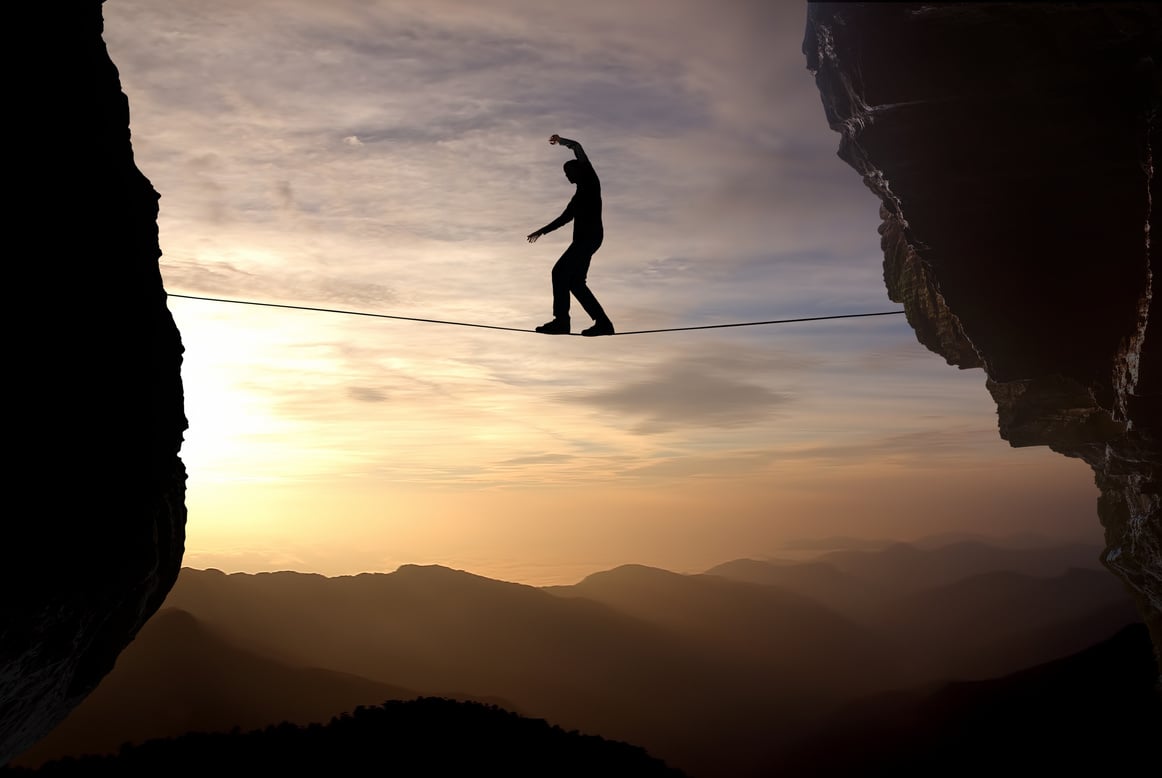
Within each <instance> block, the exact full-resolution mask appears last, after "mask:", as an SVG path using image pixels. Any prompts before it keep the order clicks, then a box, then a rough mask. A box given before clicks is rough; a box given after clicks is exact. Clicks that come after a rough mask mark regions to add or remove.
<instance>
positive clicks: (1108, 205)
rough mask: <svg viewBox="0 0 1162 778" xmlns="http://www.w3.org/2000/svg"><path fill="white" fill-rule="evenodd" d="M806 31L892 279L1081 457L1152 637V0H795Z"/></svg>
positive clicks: (810, 58) (1049, 434)
mask: <svg viewBox="0 0 1162 778" xmlns="http://www.w3.org/2000/svg"><path fill="white" fill-rule="evenodd" d="M803 50H804V54H805V55H806V57H807V66H808V68H809V70H811V71H812V72H813V73H814V74H815V78H816V82H817V84H818V87H819V90H820V93H821V95H822V97H823V105H824V109H825V110H826V113H827V119H828V121H829V123H830V125H831V127H832V129H834V130H836V131H837V132H838V133H839V134H840V143H839V155H840V157H841V158H842V159H844V160H845V161H847V162H848V163H849V164H850V165H851V166H852V167H854V168H855V169H856V170H857V171H859V173H861V174H862V175H863V177H864V182H865V183H866V184H867V186H868V187H869V188H870V189H871V190H872V191H873V192H874V193H875V194H876V195H877V196H878V197H879V199H880V203H881V205H880V215H881V217H882V219H883V224H882V225H881V227H880V234H881V236H882V237H881V245H882V248H883V251H884V281H885V283H886V285H887V288H888V293H889V296H890V297H891V298H892V299H893V300H895V301H897V302H900V303H903V305H904V306H905V309H906V311H907V317H908V321H909V323H910V324H911V325H912V327H913V328H914V329H915V330H916V334H917V337H918V339H919V340H920V342H921V343H923V344H924V345H925V346H927V347H928V348H929V349H931V350H932V351H934V352H936V353H937V354H940V355H941V356H943V357H944V358H945V359H946V360H947V361H948V363H949V364H952V365H956V366H958V367H961V368H970V367H981V368H983V369H984V370H985V372H986V374H987V376H988V380H987V385H988V389H989V391H990V392H991V393H992V396H993V398H994V399H995V400H996V403H997V414H998V420H999V427H1000V434H1001V436H1002V437H1003V438H1004V439H1005V440H1007V441H1009V442H1010V443H1011V444H1012V445H1014V446H1041V445H1043V446H1049V447H1050V448H1052V449H1053V450H1054V451H1058V452H1060V453H1062V454H1065V455H1066V456H1071V457H1079V458H1081V459H1083V460H1084V461H1086V462H1087V463H1088V464H1090V465H1091V466H1092V467H1093V470H1094V475H1095V479H1096V482H1097V485H1098V487H1099V488H1100V489H1101V497H1100V499H1099V502H1098V506H1097V513H1098V516H1099V517H1100V520H1101V523H1102V526H1103V527H1104V528H1105V536H1106V543H1107V547H1106V550H1105V552H1104V555H1103V561H1104V562H1105V564H1106V566H1107V567H1108V568H1109V569H1110V570H1111V571H1113V572H1114V573H1115V574H1116V575H1118V576H1120V577H1121V578H1122V579H1123V580H1124V581H1125V582H1126V584H1127V585H1128V587H1129V588H1130V590H1131V591H1132V592H1133V593H1134V596H1135V598H1136V601H1137V603H1138V606H1139V609H1140V611H1141V613H1142V616H1143V619H1144V620H1145V621H1146V623H1147V625H1148V626H1149V628H1150V632H1151V636H1152V639H1153V641H1154V645H1155V646H1156V647H1157V648H1162V498H1160V496H1159V471H1160V470H1162V428H1160V424H1162V421H1160V419H1162V322H1160V319H1159V314H1158V312H1157V303H1156V298H1157V294H1156V293H1155V288H1156V287H1157V286H1158V285H1159V283H1160V280H1159V279H1160V277H1162V267H1160V265H1159V245H1160V244H1162V240H1160V239H1159V236H1160V235H1162V197H1160V196H1159V176H1158V174H1157V172H1156V166H1157V165H1158V162H1159V160H1160V159H1162V132H1160V128H1162V7H1159V6H1157V5H1153V4H1146V3H1142V4H1103V3H1068V4H1055V3H1026V4H1020V3H982V4H977V3H947V4H930V3H929V4H921V3H883V4H880V3H813V4H811V5H809V6H808V19H807V31H806V37H805V40H804V44H803ZM1159 668H1160V670H1162V657H1160V659H1159Z"/></svg>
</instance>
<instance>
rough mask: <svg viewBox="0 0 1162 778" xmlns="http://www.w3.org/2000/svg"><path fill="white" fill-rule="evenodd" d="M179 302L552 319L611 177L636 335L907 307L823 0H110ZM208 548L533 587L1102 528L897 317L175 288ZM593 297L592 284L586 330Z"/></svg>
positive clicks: (139, 157)
mask: <svg viewBox="0 0 1162 778" xmlns="http://www.w3.org/2000/svg"><path fill="white" fill-rule="evenodd" d="M104 15H105V40H106V44H107V46H108V49H109V52H110V56H111V57H112V59H113V61H114V63H115V64H116V65H117V67H118V70H119V72H120V75H121V81H122V86H123V89H124V91H125V93H126V95H127V96H128V98H129V104H130V113H131V132H132V143H133V149H134V155H135V159H136V162H137V165H138V167H139V168H140V169H141V171H142V172H143V173H144V174H145V175H146V176H147V177H148V178H149V179H150V181H151V182H152V183H153V185H154V187H155V188H156V189H157V191H158V192H159V193H160V194H161V201H160V206H161V212H160V216H159V229H160V239H161V248H162V258H161V270H162V275H163V279H164V283H165V286H166V289H167V291H168V292H170V293H171V294H182V295H193V296H200V297H215V298H224V299H230V300H246V301H254V302H261V303H272V304H277V305H291V306H305V307H313V308H325V309H330V310H336V311H358V312H365V313H373V314H386V315H389V316H402V317H412V318H423V319H437V320H441V321H457V322H466V323H476V324H486V325H494V326H498V327H512V328H517V329H531V328H533V327H535V326H536V325H538V324H541V323H544V322H545V321H547V320H548V319H549V318H551V315H552V311H551V287H550V276H549V273H550V269H551V267H552V265H553V263H554V262H555V261H556V259H557V257H558V256H559V255H560V254H561V253H562V252H563V251H564V250H565V248H566V247H567V246H568V241H569V236H570V227H565V228H563V229H561V230H558V231H556V232H553V233H550V234H549V235H546V236H545V237H542V238H541V239H540V240H539V241H538V242H536V243H535V244H530V243H528V242H527V241H526V239H525V236H526V235H527V234H528V233H530V232H532V231H533V230H535V229H537V228H539V227H541V226H544V225H545V224H547V223H548V222H550V221H551V220H552V219H554V218H555V217H556V216H558V215H559V214H560V213H561V211H562V210H563V209H564V207H565V205H566V204H567V203H568V200H569V198H570V197H571V196H572V193H573V187H572V185H571V184H569V182H568V181H567V180H566V179H565V177H564V174H563V172H562V169H561V166H562V164H563V163H564V162H565V161H566V160H568V159H570V158H571V156H572V154H571V153H570V152H569V151H568V150H567V149H565V148H563V147H561V146H553V145H550V144H549V143H548V138H549V136H550V135H552V134H553V133H559V134H560V135H562V136H564V137H567V138H572V139H575V140H577V141H579V142H580V143H581V144H582V146H583V147H584V149H585V151H586V152H587V154H588V155H589V157H590V159H591V160H592V162H593V164H594V167H595V168H596V170H597V173H598V175H599V176H600V178H601V182H602V193H603V200H604V221H605V233H606V237H605V242H604V245H603V246H602V247H601V249H600V250H599V251H598V252H597V254H596V255H595V256H594V259H593V263H592V266H591V268H590V273H589V284H590V287H591V288H592V289H593V291H594V292H595V294H596V295H597V297H598V298H599V299H600V300H601V302H602V304H603V305H604V307H605V309H606V311H607V312H608V313H609V315H610V317H611V318H612V320H613V322H614V325H615V326H616V327H617V328H618V330H620V331H630V330H644V329H656V328H667V327H690V326H699V325H706V324H722V323H734V322H748V321H766V320H772V319H784V318H801V317H813V316H831V315H846V314H855V313H869V312H886V311H895V310H900V306H899V305H897V304H895V303H893V302H892V301H891V300H889V299H888V297H887V293H886V291H885V288H884V284H883V276H882V273H883V271H882V255H881V254H880V250H879V235H878V234H877V232H876V228H877V226H878V224H879V219H878V201H877V200H876V198H875V197H874V195H872V193H871V192H870V191H869V190H868V189H866V188H865V187H864V186H863V184H862V182H861V180H860V177H859V176H858V174H856V173H855V171H853V170H852V169H851V168H850V167H848V166H847V165H846V163H844V162H842V161H841V160H839V159H838V158H837V156H836V150H837V148H838V140H839V136H838V135H837V134H836V133H835V132H833V131H832V130H831V129H830V128H829V127H828V126H827V123H826V120H825V116H824V112H823V108H822V104H821V101H820V97H819V93H818V91H817V89H816V86H815V83H814V79H813V77H812V76H811V74H810V73H809V72H808V71H807V70H806V65H805V58H804V56H803V54H802V51H801V44H802V39H803V31H804V23H805V19H806V4H805V3H799V2H791V0H786V1H785V2H782V1H781V2H774V3H772V2H768V1H761V2H741V1H740V0H723V1H722V2H713V3H712V2H708V1H707V0H636V1H635V2H633V3H626V2H623V1H621V0H617V1H613V0H586V2H584V3H543V2H532V1H531V0H492V1H490V2H479V0H424V2H418V0H329V2H327V3H319V2H317V0H277V1H276V0H170V1H169V2H166V3H157V2H151V1H150V0H106V2H105V4H104ZM169 307H170V310H171V311H172V313H173V315H174V318H175V320H176V322H177V325H178V328H179V330H180V331H181V334H182V340H183V343H184V345H185V349H186V351H185V356H184V363H183V368H182V377H183V382H184V386H185V393H186V412H187V416H188V417H189V423H190V426H189V430H188V431H187V433H186V435H185V440H184V444H183V447H182V452H181V456H182V459H183V461H184V462H185V465H186V467H187V470H188V473H189V480H188V484H187V489H188V491H187V507H188V510H189V519H188V525H187V547H186V555H185V564H186V565H187V566H190V567H196V568H208V567H214V568H218V569H221V570H225V571H227V572H235V571H244V572H257V571H262V570H301V571H308V572H319V573H323V574H326V575H345V574H352V573H359V572H365V571H373V572H374V571H385V572H387V571H391V570H394V569H396V568H397V567H398V566H399V565H401V564H407V563H416V564H444V565H448V566H450V567H455V568H459V569H465V570H469V571H472V572H475V573H478V574H481V575H488V576H490V577H495V578H501V579H504V580H512V581H520V582H523V583H530V584H534V585H548V584H558V583H574V582H576V581H577V580H579V579H580V578H581V577H583V576H584V575H587V574H589V573H591V572H595V571H598V570H603V569H608V568H610V567H613V566H616V565H618V564H624V563H639V564H649V565H655V566H658V567H664V568H666V569H670V570H675V571H678V572H700V571H701V570H705V569H707V568H709V567H712V566H714V565H716V564H719V563H721V562H725V561H728V560H731V559H735V558H739V557H753V558H768V557H778V556H783V555H785V553H786V549H785V547H786V546H787V545H788V544H791V543H794V542H796V541H800V540H803V539H807V538H823V537H831V536H852V537H859V538H895V539H903V540H910V539H915V538H919V537H923V536H927V535H932V534H940V533H958V532H971V533H984V534H999V535H1015V534H1025V533H1036V534H1049V535H1052V536H1054V537H1059V538H1062V539H1067V540H1071V541H1073V540H1082V541H1086V542H1093V543H1100V542H1101V531H1100V525H1099V523H1098V519H1097V515H1096V498H1097V490H1096V488H1095V487H1094V483H1093V476H1092V473H1091V471H1090V470H1089V468H1088V467H1087V466H1085V465H1084V464H1083V463H1081V462H1079V461H1077V460H1069V459H1066V458H1064V457H1061V456H1059V455H1057V454H1054V453H1052V452H1050V451H1049V450H1048V449H1045V448H1029V449H1014V448H1011V447H1010V446H1009V445H1008V444H1007V443H1006V442H1005V441H1003V440H1002V439H1001V438H1000V437H999V435H998V433H997V425H996V409H995V406H994V404H993V402H992V400H991V398H990V397H989V394H988V392H987V390H986V388H985V375H984V373H983V372H982V371H981V370H975V369H974V370H959V369H957V368H955V367H951V366H949V365H947V364H946V363H945V362H944V360H943V359H942V358H941V357H939V356H937V355H935V354H932V353H930V352H928V351H927V350H926V349H925V348H923V347H922V346H920V345H919V344H918V343H917V341H916V338H915V335H914V333H913V332H912V330H911V329H910V328H909V327H908V326H907V323H906V321H905V319H904V317H903V316H902V315H889V316H877V317H867V318H854V319H845V320H843V319H841V320H833V321H821V322H802V323H794V324H780V325H765V326H755V327H738V328H728V329H709V330H699V331H688V332H670V333H656V334H642V335H632V336H628V335H627V336H618V337H613V338H576V337H559V336H547V335H538V334H532V333H522V332H509V331H502V330H492V329H483V328H471V327H460V326H452V325H446V324H433V323H426V322H414V321H403V320H393V319H385V318H375V317H369V316H354V315H346V314H341V313H327V312H319V311H305V310H297V309H284V308H277V307H268V306H255V305H240V304H230V303H221V302H210V301H205V300H191V299H185V298H178V297H171V298H170V301H169ZM588 324H589V321H588V319H587V317H586V316H585V315H584V313H583V311H581V310H580V308H579V306H577V305H576V303H575V302H574V309H573V327H574V331H578V330H580V329H581V328H583V327H585V326H588Z"/></svg>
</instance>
